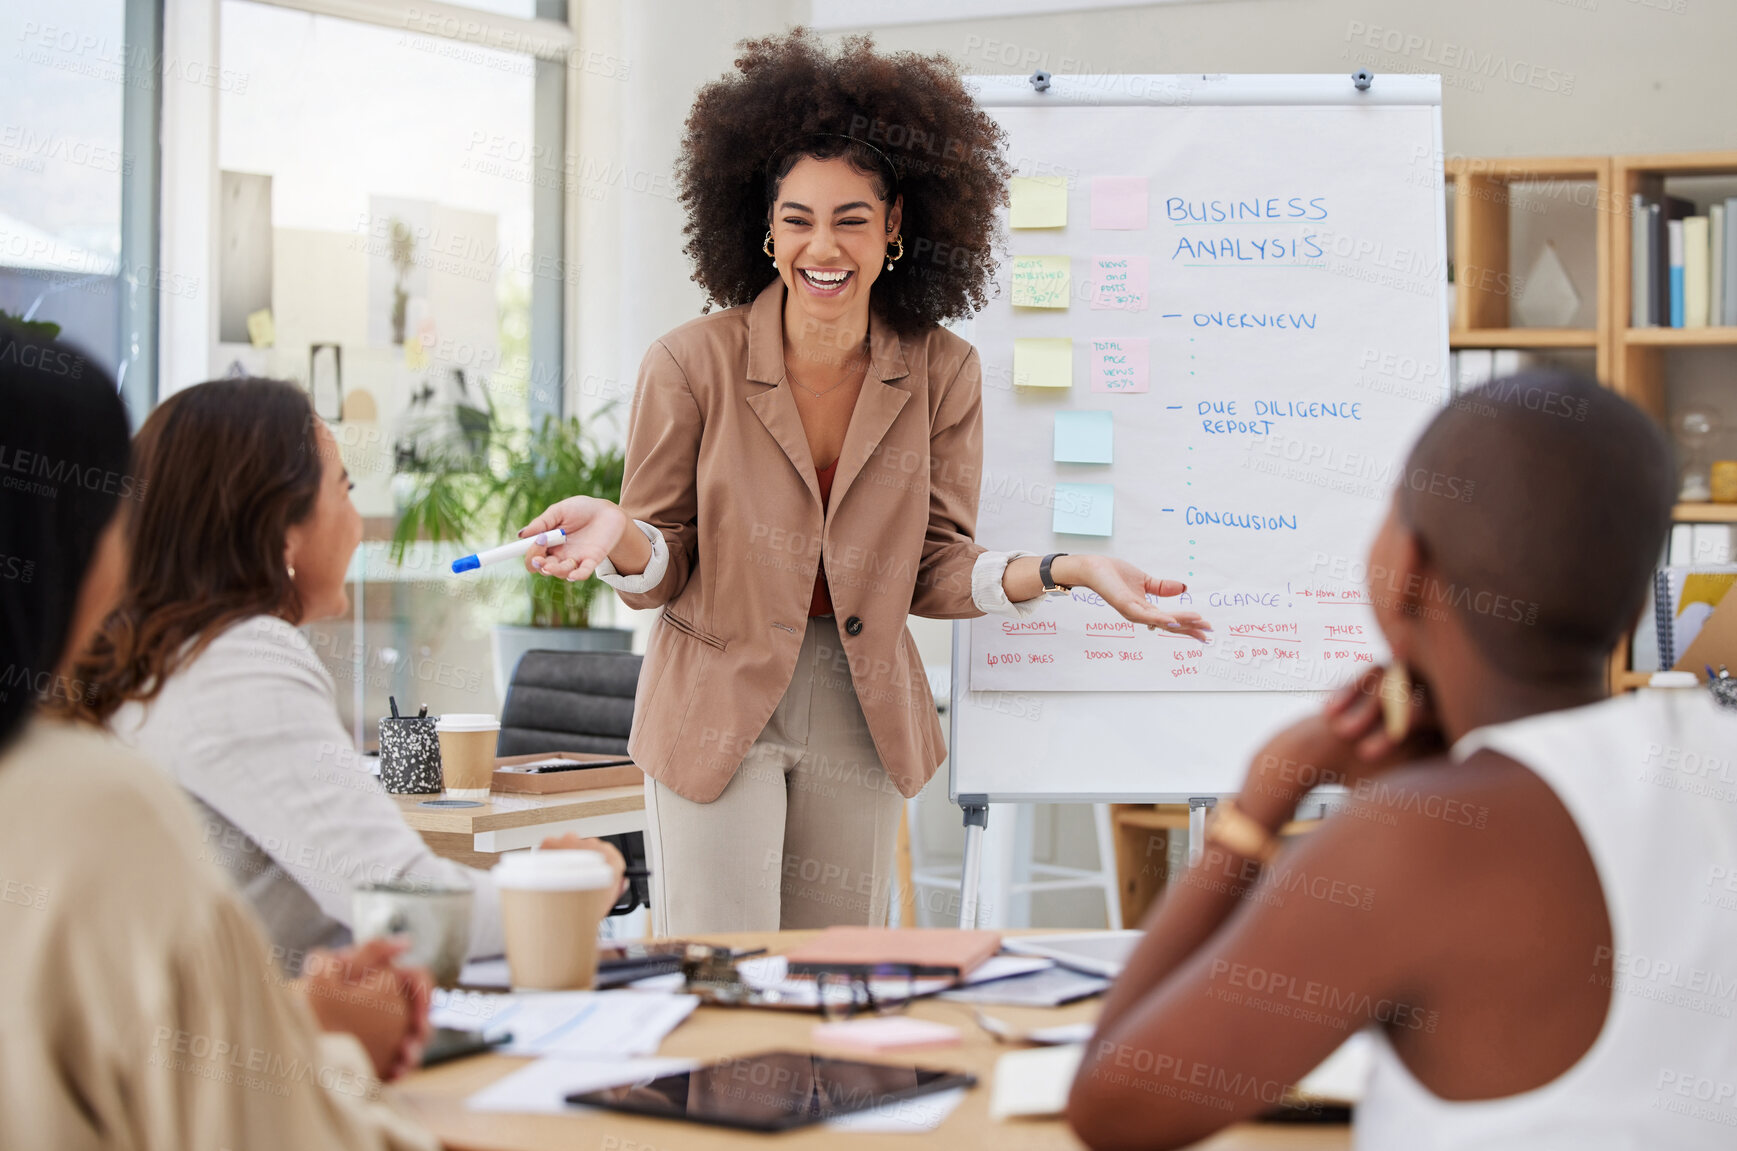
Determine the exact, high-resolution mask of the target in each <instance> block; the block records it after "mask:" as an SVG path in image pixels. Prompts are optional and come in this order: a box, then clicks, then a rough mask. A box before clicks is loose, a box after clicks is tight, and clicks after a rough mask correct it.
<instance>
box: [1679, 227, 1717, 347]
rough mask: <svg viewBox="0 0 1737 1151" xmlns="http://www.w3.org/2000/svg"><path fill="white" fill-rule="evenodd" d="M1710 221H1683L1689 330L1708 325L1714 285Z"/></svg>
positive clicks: (1685, 310)
mask: <svg viewBox="0 0 1737 1151" xmlns="http://www.w3.org/2000/svg"><path fill="white" fill-rule="evenodd" d="M1709 223H1710V222H1709V220H1708V219H1707V217H1706V216H1690V217H1689V218H1688V219H1686V220H1684V221H1683V322H1682V325H1681V326H1682V327H1685V328H1704V327H1706V326H1707V307H1708V304H1709V303H1710V296H1711V287H1712V285H1711V282H1710V280H1709V277H1708V274H1707V273H1708V270H1709V269H1710V268H1711V266H1712V265H1711V262H1710V260H1709V259H1708V253H1709V251H1710V249H1709V248H1708V233H1709V231H1710V229H1709V226H1708V225H1709Z"/></svg>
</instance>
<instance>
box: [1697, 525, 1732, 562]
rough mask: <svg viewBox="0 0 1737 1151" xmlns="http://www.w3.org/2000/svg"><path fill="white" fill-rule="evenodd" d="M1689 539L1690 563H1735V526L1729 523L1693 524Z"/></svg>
mask: <svg viewBox="0 0 1737 1151" xmlns="http://www.w3.org/2000/svg"><path fill="white" fill-rule="evenodd" d="M1690 540H1691V542H1690V545H1689V562H1690V563H1696V564H1734V563H1737V546H1734V545H1737V528H1734V527H1732V526H1731V525H1730V524H1695V525H1693V531H1692V532H1691V533H1690Z"/></svg>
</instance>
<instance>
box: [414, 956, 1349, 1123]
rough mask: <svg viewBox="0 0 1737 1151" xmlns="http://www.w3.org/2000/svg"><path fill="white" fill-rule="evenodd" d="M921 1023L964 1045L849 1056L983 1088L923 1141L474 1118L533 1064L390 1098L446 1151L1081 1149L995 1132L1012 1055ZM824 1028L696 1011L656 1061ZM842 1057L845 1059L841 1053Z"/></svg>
mask: <svg viewBox="0 0 1737 1151" xmlns="http://www.w3.org/2000/svg"><path fill="white" fill-rule="evenodd" d="M813 934H814V933H813V932H808V931H787V932H773V933H765V934H741V935H719V936H707V937H704V938H705V939H706V941H708V942H716V943H722V944H727V945H729V946H731V947H766V948H768V949H770V950H771V951H772V952H774V953H777V952H781V951H786V950H789V949H790V948H791V947H794V946H796V944H798V943H800V942H801V941H803V940H805V939H808V938H811V937H812V936H813ZM1100 1002H1101V1001H1100V1000H1096V999H1094V1000H1089V1001H1087V1002H1085V1003H1078V1004H1073V1005H1071V1006H1068V1007H1058V1008H1055V1009H1053V1010H1042V1009H1035V1008H1024V1009H1022V1008H1016V1007H990V1008H986V1009H985V1010H987V1011H988V1012H989V1014H991V1015H994V1016H996V1017H997V1018H1000V1019H1004V1020H1006V1021H1007V1022H1009V1023H1011V1024H1014V1025H1015V1026H1019V1027H1035V1026H1042V1025H1045V1024H1055V1023H1070V1022H1076V1021H1079V1020H1085V1019H1091V1018H1092V1017H1094V1016H1095V1015H1096V1014H1097V1011H1098V1006H1099V1003H1100ZM910 1013H911V1014H912V1015H913V1016H915V1017H917V1018H919V1019H932V1020H935V1021H937V1022H942V1023H948V1024H952V1025H956V1026H958V1027H959V1028H960V1033H961V1037H962V1039H963V1042H962V1043H961V1045H960V1046H958V1047H944V1048H939V1049H936V1050H932V1051H919V1052H914V1053H911V1054H909V1055H903V1056H902V1055H900V1054H898V1053H881V1054H879V1055H871V1056H853V1057H862V1058H868V1059H872V1060H875V1061H878V1062H902V1061H905V1060H907V1059H908V1060H909V1061H910V1062H913V1063H920V1064H923V1065H926V1066H931V1067H950V1068H958V1069H961V1070H966V1071H971V1072H973V1073H975V1074H976V1076H977V1086H976V1087H974V1088H972V1089H971V1090H969V1091H968V1092H966V1095H965V1099H964V1101H963V1102H961V1103H960V1104H959V1106H958V1108H957V1109H955V1110H954V1112H953V1113H952V1114H951V1115H949V1116H948V1117H947V1119H946V1121H945V1122H944V1123H942V1124H941V1126H940V1127H939V1128H937V1129H936V1130H934V1131H932V1132H923V1133H918V1134H870V1133H866V1132H865V1133H860V1134H859V1133H849V1134H847V1133H845V1132H840V1131H832V1130H830V1129H828V1128H826V1127H824V1126H816V1127H807V1128H803V1129H801V1130H798V1131H789V1132H785V1133H783V1134H780V1135H770V1136H769V1135H758V1134H755V1133H752V1132H747V1131H729V1130H725V1129H724V1128H721V1127H702V1126H698V1125H696V1124H692V1123H683V1122H678V1121H674V1120H668V1119H647V1118H640V1117H638V1116H634V1115H623V1114H617V1113H612V1112H608V1111H575V1112H574V1113H572V1114H570V1115H503V1114H483V1113H472V1112H469V1111H466V1110H465V1108H464V1100H465V1098H466V1097H467V1096H468V1095H470V1094H471V1093H472V1092H475V1091H478V1090H480V1089H481V1088H483V1087H484V1086H486V1085H488V1084H489V1083H492V1082H494V1081H495V1080H496V1079H499V1078H500V1077H501V1076H503V1075H505V1074H507V1073H508V1072H510V1071H513V1070H515V1069H516V1068H518V1067H521V1066H523V1065H524V1064H526V1063H527V1062H529V1060H526V1059H518V1058H509V1057H507V1056H504V1055H482V1056H477V1057H475V1058H472V1059H465V1060H460V1061H458V1062H456V1063H449V1064H445V1065H443V1066H440V1067H434V1068H431V1069H429V1070H427V1071H418V1072H416V1073H414V1074H412V1075H409V1076H406V1077H405V1078H404V1079H403V1080H401V1081H400V1082H399V1084H398V1085H397V1086H396V1088H394V1092H395V1094H396V1095H397V1097H398V1099H399V1101H400V1102H401V1104H402V1105H403V1106H404V1107H405V1109H406V1110H407V1111H409V1113H410V1114H411V1115H413V1116H414V1117H415V1118H416V1119H417V1121H419V1122H420V1123H422V1124H423V1125H424V1126H426V1127H427V1128H428V1129H429V1130H431V1131H433V1132H434V1133H435V1134H436V1135H437V1136H439V1137H440V1139H441V1140H442V1141H443V1142H444V1143H445V1144H446V1146H447V1147H449V1148H462V1149H464V1151H689V1149H690V1148H692V1149H695V1151H726V1149H737V1148H739V1149H741V1151H749V1149H751V1148H755V1149H757V1148H763V1147H768V1146H772V1147H777V1148H779V1149H780V1151H809V1149H819V1148H826V1149H828V1151H838V1149H840V1148H842V1149H844V1151H926V1149H933V1148H946V1149H947V1151H967V1149H973V1148H991V1149H993V1151H1051V1149H1052V1148H1053V1149H1061V1148H1067V1149H1070V1151H1071V1149H1074V1148H1079V1147H1081V1146H1083V1145H1082V1144H1081V1143H1080V1142H1079V1140H1078V1139H1076V1138H1074V1136H1073V1133H1072V1132H1071V1131H1069V1130H1068V1128H1067V1125H1066V1124H1065V1123H1063V1122H1061V1121H1060V1120H1059V1119H1057V1120H1044V1121H1013V1122H1008V1123H993V1122H991V1121H990V1119H989V1090H990V1086H991V1082H992V1079H993V1076H994V1069H995V1061H996V1059H997V1058H999V1057H1000V1056H1001V1055H1002V1054H1004V1053H1005V1052H1007V1051H1010V1050H1014V1049H1013V1048H1010V1047H1006V1046H1002V1045H999V1044H997V1043H995V1042H994V1040H992V1039H991V1038H990V1037H989V1036H988V1035H985V1034H984V1033H983V1031H982V1030H981V1029H980V1028H978V1027H977V1026H976V1024H975V1023H973V1022H972V1019H971V1012H970V1009H969V1008H968V1007H967V1006H965V1005H964V1004H954V1003H947V1002H945V1001H941V1000H924V1001H920V1002H918V1003H914V1004H912V1005H911V1008H910ZM817 1022H819V1017H818V1016H816V1015H808V1014H800V1013H795V1012H782V1011H755V1010H747V1009H729V1008H721V1007H701V1008H700V1009H699V1010H697V1011H696V1012H694V1014H693V1015H692V1016H691V1017H690V1018H689V1019H688V1020H687V1022H685V1023H683V1024H682V1025H681V1026H680V1027H678V1028H676V1030H675V1031H674V1032H672V1033H671V1034H670V1036H669V1038H668V1039H666V1040H665V1041H664V1043H663V1046H662V1047H661V1048H660V1049H659V1050H658V1054H659V1055H668V1056H676V1057H678V1058H694V1059H701V1060H709V1059H720V1058H724V1057H727V1056H731V1055H745V1054H748V1053H749V1052H753V1051H765V1050H770V1049H772V1048H794V1049H800V1050H812V1049H815V1048H814V1044H813V1043H812V1042H811V1041H810V1039H809V1031H810V1029H811V1028H813V1026H814V1024H815V1023H817ZM839 1054H846V1053H844V1052H840V1053H839ZM1350 1145H1351V1137H1350V1132H1349V1130H1348V1129H1347V1128H1346V1127H1343V1126H1309V1127H1305V1126H1291V1125H1271V1124H1257V1123H1245V1124H1239V1125H1238V1126H1236V1127H1233V1128H1231V1129H1230V1130H1228V1131H1224V1132H1221V1133H1220V1134H1219V1135H1218V1136H1217V1137H1216V1138H1214V1139H1211V1140H1209V1141H1207V1142H1206V1143H1203V1144H1200V1146H1201V1147H1204V1148H1210V1149H1211V1151H1345V1149H1346V1148H1348V1147H1350Z"/></svg>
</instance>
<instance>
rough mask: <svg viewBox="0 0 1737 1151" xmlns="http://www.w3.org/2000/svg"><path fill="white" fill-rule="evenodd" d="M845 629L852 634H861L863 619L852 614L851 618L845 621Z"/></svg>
mask: <svg viewBox="0 0 1737 1151" xmlns="http://www.w3.org/2000/svg"><path fill="white" fill-rule="evenodd" d="M844 630H845V631H846V632H848V633H849V634H851V635H861V634H862V620H861V619H860V618H859V617H857V616H854V615H853V616H851V617H850V618H849V619H847V620H845V621H844Z"/></svg>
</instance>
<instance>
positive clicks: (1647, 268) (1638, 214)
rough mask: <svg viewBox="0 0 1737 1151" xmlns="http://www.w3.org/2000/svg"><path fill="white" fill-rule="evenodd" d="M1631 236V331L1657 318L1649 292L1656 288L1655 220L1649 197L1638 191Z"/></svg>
mask: <svg viewBox="0 0 1737 1151" xmlns="http://www.w3.org/2000/svg"><path fill="white" fill-rule="evenodd" d="M1629 207H1630V209H1631V211H1630V214H1629V236H1628V256H1629V259H1628V279H1629V310H1628V326H1629V327H1631V328H1648V327H1651V326H1652V324H1653V318H1652V315H1651V313H1650V312H1649V310H1648V304H1649V299H1648V297H1649V292H1650V289H1651V287H1652V267H1653V256H1652V233H1651V231H1649V230H1648V229H1649V227H1650V223H1651V218H1650V217H1649V216H1648V215H1647V198H1646V197H1645V196H1643V195H1641V194H1640V193H1639V192H1636V193H1635V194H1634V196H1633V197H1632V198H1631V199H1630V202H1629Z"/></svg>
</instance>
